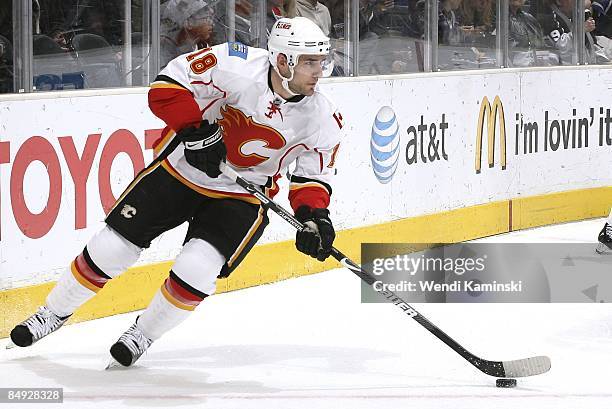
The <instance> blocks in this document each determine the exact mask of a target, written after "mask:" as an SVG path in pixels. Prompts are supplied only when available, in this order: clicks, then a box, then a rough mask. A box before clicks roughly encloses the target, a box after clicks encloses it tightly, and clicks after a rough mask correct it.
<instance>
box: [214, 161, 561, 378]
mask: <svg viewBox="0 0 612 409" xmlns="http://www.w3.org/2000/svg"><path fill="white" fill-rule="evenodd" d="M219 168H220V170H221V172H222V173H223V174H224V175H225V176H227V177H228V178H230V179H232V180H234V181H235V182H236V183H237V184H238V185H240V186H241V187H242V188H243V189H244V190H246V191H247V192H249V193H250V194H252V195H253V196H255V197H256V198H257V199H259V201H261V205H262V206H263V207H264V208H265V209H270V210H272V211H273V212H274V213H276V214H278V215H279V216H280V217H282V218H283V219H285V220H286V221H287V222H288V223H289V224H291V225H292V226H293V227H295V228H296V229H297V230H298V231H301V230H303V229H304V225H303V224H302V223H301V222H300V221H299V220H297V219H296V218H295V217H293V215H292V214H291V213H289V212H288V211H287V210H285V209H284V208H283V207H281V206H279V205H278V204H277V203H276V202H274V201H273V200H272V199H270V198H269V197H268V196H266V195H265V194H263V193H262V192H261V191H260V190H259V189H258V188H257V187H256V186H255V185H254V184H252V183H251V182H249V181H247V180H246V179H244V178H242V177H241V176H240V175H238V173H236V171H234V170H233V169H232V168H230V167H229V166H227V165H226V164H225V163H221V166H220V167H219ZM331 255H332V256H333V257H334V258H335V259H336V260H338V261H339V262H340V263H341V264H342V265H343V266H344V267H346V268H348V269H349V270H351V271H352V272H353V273H354V274H356V275H357V276H359V278H361V279H362V280H363V281H365V282H366V283H367V284H368V285H370V286H372V284H373V283H374V282H375V281H376V279H375V278H374V277H373V276H371V275H370V274H369V273H368V272H367V271H365V270H363V269H362V268H361V267H360V266H359V265H357V264H356V263H355V262H353V261H352V260H351V259H349V258H348V257H347V256H345V255H344V254H342V253H341V252H340V251H339V250H338V249H336V248H335V247H332V251H331ZM377 292H378V293H379V294H380V295H381V296H383V297H384V298H386V299H387V300H389V301H390V302H392V303H393V304H395V305H397V306H398V307H399V308H400V309H401V310H402V311H404V313H406V315H408V316H409V317H411V318H412V319H414V320H415V321H416V322H418V323H419V324H421V325H422V326H423V327H424V328H425V329H427V330H428V331H429V332H431V333H432V334H433V335H435V336H436V337H437V338H438V339H439V340H441V341H442V342H444V343H445V344H446V345H448V346H449V347H451V348H452V349H453V351H455V352H456V353H458V354H459V355H461V356H462V357H463V358H464V359H465V360H467V361H468V362H469V363H471V364H472V365H474V366H475V367H476V368H478V369H479V370H480V371H481V372H484V373H485V374H487V375H491V376H495V377H497V378H519V377H524V376H533V375H539V374H542V373H544V372H548V371H549V370H550V358H548V357H547V356H535V357H531V358H524V359H517V360H513V361H488V360H486V359H482V358H479V357H477V356H476V355H474V354H472V353H471V352H469V351H468V350H466V349H465V348H464V347H462V346H461V345H460V344H459V343H458V342H457V341H455V340H454V339H452V338H451V337H450V336H449V335H447V334H446V333H445V332H444V331H442V330H441V329H440V328H438V327H437V326H436V325H435V324H433V323H432V322H431V321H429V320H428V319H427V318H425V317H424V316H422V315H421V314H419V313H418V312H417V311H416V310H415V309H414V308H412V307H411V306H410V305H408V303H406V302H405V301H404V300H402V299H401V298H400V297H398V296H397V295H396V294H395V293H393V292H392V291H389V290H385V291H377Z"/></svg>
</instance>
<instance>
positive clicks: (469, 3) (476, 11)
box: [457, 0, 496, 33]
mask: <svg viewBox="0 0 612 409" xmlns="http://www.w3.org/2000/svg"><path fill="white" fill-rule="evenodd" d="M495 8H496V5H495V0H463V2H462V4H461V5H460V6H459V8H458V10H457V19H458V20H459V21H461V23H462V24H463V25H465V26H470V27H473V29H474V30H478V31H480V32H486V33H491V32H493V30H495Z"/></svg>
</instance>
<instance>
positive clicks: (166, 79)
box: [154, 74, 193, 95]
mask: <svg viewBox="0 0 612 409" xmlns="http://www.w3.org/2000/svg"><path fill="white" fill-rule="evenodd" d="M156 81H163V82H168V83H170V84H174V85H178V86H179V87H182V88H185V91H189V89H188V88H187V87H186V86H184V85H183V84H181V83H180V82H178V81H177V80H175V79H174V78H172V77H168V76H167V75H161V74H160V75H158V76H157V77H155V80H154V82H156ZM189 93H190V94H192V95H193V92H191V91H189Z"/></svg>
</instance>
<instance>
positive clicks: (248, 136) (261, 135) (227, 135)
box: [218, 106, 287, 168]
mask: <svg viewBox="0 0 612 409" xmlns="http://www.w3.org/2000/svg"><path fill="white" fill-rule="evenodd" d="M221 114H222V115H223V118H222V119H221V120H219V121H218V124H219V125H220V126H221V128H222V129H223V141H224V142H225V146H226V147H227V159H228V160H229V161H230V162H231V163H232V164H233V165H235V166H238V167H244V168H248V167H251V166H257V165H259V164H261V163H263V162H265V161H267V160H268V159H270V157H269V156H264V153H265V150H266V149H274V150H279V149H282V148H283V147H284V146H285V145H286V144H287V142H286V141H285V138H283V136H282V135H281V134H280V133H279V132H278V131H277V130H276V129H274V128H271V127H269V126H266V125H262V124H258V123H256V122H255V121H253V119H252V117H250V116H249V117H247V116H246V115H245V114H244V113H243V112H242V111H240V110H239V109H236V108H233V107H231V106H226V107H224V108H223V109H222V110H221ZM249 142H257V143H256V144H252V146H250V147H249V148H248V150H249V151H250V153H246V152H245V151H244V150H243V149H244V146H245V145H246V144H247V143H249ZM254 149H257V151H258V153H255V152H254Z"/></svg>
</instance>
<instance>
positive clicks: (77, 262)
mask: <svg viewBox="0 0 612 409" xmlns="http://www.w3.org/2000/svg"><path fill="white" fill-rule="evenodd" d="M70 270H71V271H72V275H73V276H74V278H75V279H76V280H77V281H78V282H79V284H81V285H82V286H83V287H85V288H88V289H90V290H91V291H93V292H95V293H97V292H98V291H100V289H102V287H104V285H105V284H106V283H107V282H108V278H106V277H102V276H101V275H100V274H98V273H96V272H95V270H94V268H93V267H92V266H90V265H89V264H88V263H87V261H86V259H85V256H84V255H83V253H81V254H79V255H78V256H77V258H75V259H74V261H73V262H72V264H71V265H70Z"/></svg>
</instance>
